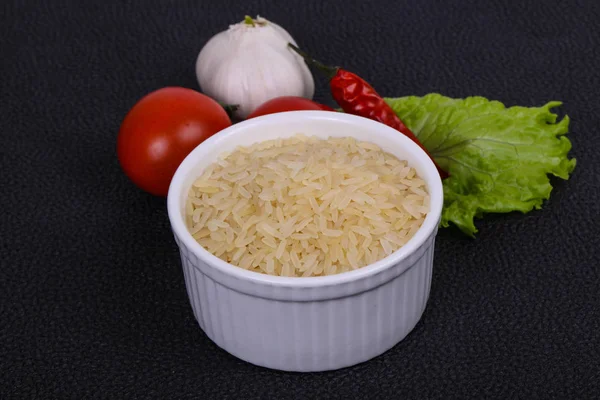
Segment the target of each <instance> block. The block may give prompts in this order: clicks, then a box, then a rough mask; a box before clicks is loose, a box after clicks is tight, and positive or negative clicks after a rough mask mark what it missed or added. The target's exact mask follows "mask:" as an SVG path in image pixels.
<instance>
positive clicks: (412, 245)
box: [167, 110, 443, 288]
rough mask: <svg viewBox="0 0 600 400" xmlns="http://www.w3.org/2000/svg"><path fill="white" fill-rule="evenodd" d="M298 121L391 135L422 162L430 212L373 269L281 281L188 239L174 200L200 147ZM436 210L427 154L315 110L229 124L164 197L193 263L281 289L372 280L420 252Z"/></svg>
mask: <svg viewBox="0 0 600 400" xmlns="http://www.w3.org/2000/svg"><path fill="white" fill-rule="evenodd" d="M298 119H311V120H329V121H332V120H334V121H342V122H346V123H352V124H359V125H362V126H366V127H368V128H369V129H372V130H373V131H374V132H376V133H374V134H376V135H386V134H388V135H389V134H392V135H395V136H397V137H396V140H400V141H402V142H404V143H403V144H402V146H406V147H408V150H409V151H410V152H411V153H413V154H414V155H415V156H416V157H418V158H419V159H420V161H422V163H423V165H424V169H425V171H426V173H425V174H420V177H421V178H422V179H424V180H425V181H426V183H427V185H428V186H429V195H430V206H429V207H430V210H429V212H428V214H427V215H426V217H425V220H424V221H423V224H422V225H421V227H420V228H419V230H418V231H417V232H416V233H415V234H414V235H413V237H412V238H411V239H410V240H409V241H408V242H407V243H406V244H405V245H404V246H402V247H401V248H399V249H398V250H396V251H394V252H393V253H392V254H390V255H389V256H387V257H385V258H383V259H381V260H379V261H377V262H375V263H373V264H369V265H366V266H364V267H361V268H358V269H356V270H353V271H347V272H342V273H338V274H334V275H327V276H317V277H315V276H311V277H283V276H276V275H267V274H262V273H259V272H254V271H249V270H246V269H243V268H240V267H237V266H235V265H232V264H230V263H227V262H225V261H223V260H221V259H220V258H218V257H217V256H215V255H213V254H212V253H210V252H209V251H208V250H206V249H204V248H203V247H202V246H201V245H200V244H199V243H198V242H197V241H196V240H195V239H194V238H193V236H192V235H191V234H190V232H189V230H188V228H187V226H186V224H185V218H184V216H183V213H182V212H181V210H180V199H181V196H182V195H183V194H182V191H184V190H188V189H189V188H188V187H183V182H184V181H185V180H186V177H187V176H188V174H189V173H190V170H192V169H193V168H194V167H195V165H196V159H197V157H198V154H201V153H203V152H204V151H205V150H204V149H205V148H207V147H216V146H217V145H218V144H219V143H220V142H222V141H223V140H227V139H228V138H229V137H235V136H236V135H238V134H240V132H243V131H244V130H246V129H248V128H250V127H255V126H257V125H284V124H288V123H290V122H291V121H292V120H298ZM307 135H310V133H307ZM257 142H258V141H257ZM215 150H216V149H215ZM442 206H443V189H442V181H441V178H440V176H439V173H438V171H437V169H436V167H435V164H434V163H433V162H432V161H431V159H430V158H429V156H428V155H427V153H425V151H424V150H423V149H421V148H420V147H419V146H418V145H417V144H416V143H414V142H413V141H412V140H411V139H409V138H408V137H406V136H405V135H402V134H399V132H398V131H397V130H395V129H393V128H391V127H389V126H387V125H385V124H383V123H380V122H377V121H374V120H370V119H368V118H364V117H360V116H356V115H351V114H346V113H342V112H331V111H320V110H310V111H307V110H302V111H286V112H281V113H276V114H269V115H264V116H260V117H255V118H252V119H248V120H245V121H241V122H238V123H235V124H233V125H231V126H229V127H227V128H225V129H223V130H221V131H220V132H218V133H216V134H215V135H213V136H211V137H209V138H208V139H206V140H205V141H204V142H202V143H200V144H199V145H198V146H196V147H195V148H194V150H192V151H191V152H190V153H189V154H188V156H187V157H186V158H185V159H184V160H183V162H182V163H181V164H180V165H179V167H178V168H177V170H176V172H175V174H174V176H173V179H172V180H171V183H170V186H169V191H168V194H167V211H168V215H169V220H170V223H171V228H172V230H173V233H174V235H175V236H176V237H177V238H178V239H179V240H181V241H182V242H183V245H184V246H185V247H186V248H187V250H188V251H190V252H192V253H193V254H194V255H195V256H196V257H197V258H198V259H200V260H203V261H204V262H205V263H206V264H207V265H208V267H209V268H214V269H216V270H218V271H219V272H221V273H223V274H225V275H227V276H229V277H231V278H236V279H239V280H242V281H247V282H253V283H257V284H262V285H268V286H278V287H287V288H316V287H322V286H332V285H338V284H344V283H348V282H352V281H358V280H362V279H366V278H368V277H370V276H373V275H377V274H379V273H380V272H382V271H384V270H386V269H389V268H391V267H392V266H394V265H396V264H399V263H401V262H402V261H403V260H405V259H406V258H408V257H410V256H411V255H412V254H413V253H414V252H415V251H417V250H418V249H419V248H421V246H422V245H423V243H424V242H425V241H427V240H428V239H429V238H430V237H431V235H432V232H433V231H434V230H436V229H437V227H438V224H439V221H440V217H441V211H442Z"/></svg>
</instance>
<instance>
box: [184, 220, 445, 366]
mask: <svg viewBox="0 0 600 400" xmlns="http://www.w3.org/2000/svg"><path fill="white" fill-rule="evenodd" d="M436 232H437V229H436V230H434V231H433V232H432V234H431V235H430V237H429V238H428V239H427V240H425V241H424V242H423V244H422V245H421V246H420V247H419V248H418V249H417V250H416V251H415V252H413V253H412V254H411V255H410V256H409V257H407V258H405V259H403V260H402V261H401V262H400V263H398V264H395V265H393V266H391V267H390V268H388V269H385V270H383V271H382V272H381V273H379V274H376V275H371V276H367V277H366V278H364V279H362V280H356V281H352V282H349V283H348V284H347V285H346V286H345V287H343V286H329V287H327V286H325V287H318V288H289V289H287V290H288V291H287V292H286V293H285V296H282V295H281V290H280V289H281V288H278V287H277V286H271V287H269V286H263V287H261V288H260V289H258V290H257V288H256V285H254V284H253V283H252V282H247V281H242V280H236V279H235V278H232V277H230V276H225V275H219V274H214V273H212V272H213V271H214V269H212V268H211V267H210V266H209V265H207V264H206V263H205V262H204V261H202V260H200V259H199V258H198V257H196V256H195V255H194V253H193V252H192V251H190V249H188V248H187V247H186V246H185V244H184V243H183V242H182V241H181V240H180V239H179V238H178V237H177V235H175V239H176V241H177V243H178V245H179V248H180V253H181V260H182V266H183V271H184V275H185V283H186V288H187V293H188V296H189V299H190V303H191V306H192V309H193V311H194V315H195V317H196V320H197V321H198V323H199V325H200V327H201V328H202V330H203V331H204V332H205V333H206V335H207V336H208V337H209V338H210V339H211V340H212V341H214V342H215V343H216V344H217V345H218V346H219V347H221V348H223V349H224V350H225V351H227V352H229V353H230V354H232V355H234V356H236V357H238V358H240V359H242V360H245V361H247V362H250V363H252V364H255V365H260V366H263V367H267V368H273V369H278V370H285V371H299V372H309V371H325V370H333V369H339V368H344V367H349V366H352V365H355V364H358V363H361V362H364V361H368V360H370V359H371V358H373V357H376V356H378V355H380V354H382V353H384V352H385V351H387V350H389V349H390V348H392V347H393V346H394V345H396V344H397V343H398V342H400V341H401V340H402V339H404V338H405V337H406V335H407V334H408V333H409V332H410V331H411V330H412V329H413V328H414V327H415V325H416V324H417V322H418V321H419V319H420V318H421V315H422V314H423V311H424V310H425V306H426V303H427V299H428V297H429V291H430V287H431V276H432V268H433V253H434V242H435V235H436ZM289 290H291V291H294V290H296V291H297V292H298V293H293V292H292V293H291V292H289ZM310 290H313V291H315V290H316V292H314V293H309V292H308V291H310ZM303 291H304V293H302V292H303ZM294 298H296V299H297V300H293V299H294ZM289 299H292V300H289Z"/></svg>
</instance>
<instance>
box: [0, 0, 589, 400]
mask: <svg viewBox="0 0 600 400" xmlns="http://www.w3.org/2000/svg"><path fill="white" fill-rule="evenodd" d="M501 3H511V4H510V5H509V4H501ZM209 4H214V5H209ZM246 13H251V14H253V15H255V14H257V13H258V14H260V15H262V16H265V17H267V18H269V19H272V20H273V21H275V22H277V23H279V24H281V25H282V26H284V27H285V28H287V29H288V30H289V31H290V32H291V34H292V35H293V36H294V37H295V38H296V39H297V41H298V42H299V44H300V45H301V46H303V47H304V48H306V49H310V51H311V52H312V53H313V54H314V55H315V56H316V57H318V58H321V59H323V60H324V61H327V62H330V63H334V64H343V65H344V66H346V67H347V68H348V69H351V70H354V71H355V72H357V73H359V74H361V75H363V76H365V77H367V78H368V79H369V80H370V81H372V82H373V84H374V86H375V87H377V88H378V89H379V91H380V92H381V93H382V94H384V95H386V96H400V95H408V94H416V95H423V94H426V93H428V92H432V91H437V92H440V93H442V94H445V95H448V96H454V97H462V96H468V95H481V96H485V97H488V98H493V99H497V100H500V101H503V102H505V103H506V104H507V105H515V104H519V105H525V106H539V105H542V104H544V103H545V102H546V101H548V100H562V101H564V106H563V108H562V110H563V112H565V113H568V114H569V116H570V117H571V118H572V124H571V134H570V137H571V139H572V142H573V152H572V155H573V156H575V157H577V159H578V167H577V168H576V170H575V173H574V175H573V177H572V179H571V180H569V181H567V182H556V186H555V190H554V191H553V195H552V198H551V200H550V201H549V202H548V203H547V204H546V205H545V207H544V209H543V210H541V211H535V212H532V213H530V214H527V215H525V216H523V215H503V216H497V217H490V218H487V219H485V220H483V221H480V222H479V223H478V226H479V227H480V233H479V235H478V237H477V239H476V240H469V239H465V238H464V237H462V236H460V234H458V233H457V231H455V230H445V231H443V232H441V233H440V237H439V238H438V241H437V246H436V264H435V269H434V276H433V285H432V291H431V297H430V302H429V305H428V308H427V310H426V312H425V314H424V316H423V319H422V320H421V322H420V323H419V324H418V326H417V327H416V328H415V330H414V331H413V332H412V333H411V334H410V335H409V337H407V338H406V339H405V340H404V341H403V342H402V343H401V344H399V345H398V346H396V347H395V348H393V349H392V350H391V351H389V352H387V353H386V354H384V355H382V356H380V357H378V358H376V359H374V360H372V361H370V362H368V363H365V364H362V365H359V366H356V367H354V368H349V369H345V370H341V371H337V372H329V373H320V374H291V373H281V372H275V371H271V370H266V369H262V368H258V367H254V366H252V365H249V364H246V363H244V362H242V361H239V360H237V359H235V358H234V357H232V356H230V355H228V354H227V353H225V352H224V351H222V350H220V349H218V348H217V347H216V346H215V345H214V344H213V343H212V342H210V341H209V340H208V339H207V337H206V336H205V335H204V333H203V332H202V331H201V330H200V329H199V327H198V326H197V324H196V321H195V320H194V317H193V315H192V311H191V308H190V306H189V304H188V300H187V297H186V291H185V287H184V281H183V276H182V271H181V267H180V263H179V258H178V253H177V250H176V246H175V243H174V241H173V239H172V236H171V232H170V228H169V223H168V219H167V213H166V207H165V202H164V200H163V199H159V198H154V197H151V196H150V195H147V194H145V193H143V192H141V191H139V190H137V189H136V188H135V187H134V186H133V185H132V184H131V183H130V182H129V181H128V180H127V179H126V178H125V177H124V175H123V174H122V173H121V171H120V169H119V166H118V163H117V160H116V157H115V139H116V135H117V131H118V128H119V124H120V122H121V119H122V118H123V116H124V115H125V113H126V112H127V110H128V109H129V108H130V107H131V106H132V105H133V104H134V103H135V102H136V101H137V100H138V99H139V98H140V97H141V96H142V95H144V94H146V93H148V92H150V91H152V90H154V89H157V88H159V87H162V86H166V85H181V86H187V87H191V88H197V83H196V80H195V74H194V62H195V58H196V55H197V53H198V51H199V50H200V48H201V47H202V45H203V44H204V43H205V41H206V40H207V39H208V38H209V37H210V36H211V35H213V34H214V33H216V32H218V31H220V30H222V29H225V28H226V27H227V26H228V24H230V23H233V22H236V21H239V20H240V19H241V18H243V16H244V14H246ZM599 19H600V2H597V1H595V0H588V1H584V0H581V1H565V2H560V1H548V0H546V1H531V0H527V1H522V2H517V1H514V2H502V1H500V2H488V1H475V0H474V1H449V2H444V1H435V0H426V1H420V0H419V1H417V0H414V1H411V0H402V1H386V0H380V1H361V2H359V1H350V0H346V1H319V0H315V1H306V0H304V1H296V0H294V1H289V9H287V10H286V9H284V8H283V2H281V1H277V2H275V1H243V0H239V1H215V2H212V1H210V2H209V1H207V0H189V1H159V0H138V1H122V0H111V1H102V0H93V1H81V0H53V1H32V0H28V1H25V0H21V1H8V2H7V1H6V0H5V1H3V2H2V3H1V5H0V58H1V62H0V80H1V89H2V90H1V92H0V113H1V114H0V115H1V118H2V119H1V121H2V129H1V134H0V163H1V164H0V168H1V170H0V191H1V193H2V196H0V235H1V239H0V241H1V242H0V249H1V257H0V263H1V268H0V398H2V399H12V398H15V399H19V398H39V399H52V398H56V399H67V398H73V399H82V398H185V399H192V398H210V399H254V398H278V399H292V398H297V399H317V398H319V399H323V398H339V399H348V398H354V397H356V398H359V397H361V398H367V399H382V398H402V399H417V398H424V399H436V398H440V399H442V398H444V399H449V398H475V399H483V398H498V399H508V398H526V399H533V398H546V399H550V398H554V399H564V398H583V397H590V398H592V397H596V398H598V397H600V294H599V291H600V286H599V283H600V273H599V271H598V266H599V264H600V262H599V252H600V249H599V246H600V231H599V229H598V226H599V223H600V205H599V201H600V179H599V176H600V162H599V161H598V159H597V154H598V149H599V148H600V132H599V128H598V127H599V126H600V118H599V112H598V107H599V105H600V103H599V101H598V92H599V90H600V73H599V72H598V66H599V65H600V48H599V47H598V45H599V39H600V29H599V25H598V20H599ZM317 84H318V91H317V96H316V97H317V99H319V100H322V101H326V102H328V103H329V104H331V102H330V100H329V97H328V96H327V90H326V86H325V82H324V81H323V80H319V81H318V82H317Z"/></svg>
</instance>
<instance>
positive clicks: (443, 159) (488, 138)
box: [385, 93, 576, 236]
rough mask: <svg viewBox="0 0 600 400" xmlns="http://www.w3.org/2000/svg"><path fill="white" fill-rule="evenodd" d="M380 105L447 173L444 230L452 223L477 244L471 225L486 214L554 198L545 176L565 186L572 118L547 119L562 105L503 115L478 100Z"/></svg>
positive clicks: (497, 106)
mask: <svg viewBox="0 0 600 400" xmlns="http://www.w3.org/2000/svg"><path fill="white" fill-rule="evenodd" d="M385 100H386V101H387V103H388V104H389V105H390V106H391V107H392V108H393V110H394V111H395V112H396V113H397V114H398V116H399V117H400V119H401V120H402V121H403V122H404V123H405V124H406V126H407V127H408V128H410V129H411V130H412V131H413V132H414V134H415V135H416V136H417V137H418V138H419V140H420V141H421V142H422V143H423V145H424V146H425V147H426V148H427V149H428V150H429V151H430V153H431V155H432V156H433V157H434V158H435V160H436V162H438V163H439V165H440V166H441V167H442V168H443V169H445V170H446V171H448V172H449V173H450V177H449V178H447V179H445V180H444V209H443V213H442V221H441V225H442V226H443V227H447V226H449V225H450V223H453V224H455V225H456V226H457V227H458V228H459V229H460V230H461V231H463V232H464V233H465V234H467V235H469V236H474V235H475V233H476V232H477V228H476V227H475V223H474V218H480V217H481V216H482V215H483V214H484V213H507V212H511V211H521V212H523V213H526V212H529V211H531V210H532V209H534V208H535V209H539V208H541V206H542V203H543V201H544V200H547V199H548V198H549V197H550V192H551V190H552V186H551V184H550V179H549V176H548V175H549V174H551V175H554V176H557V177H560V178H562V179H568V178H569V174H570V173H571V172H572V171H573V169H574V168H575V164H576V161H575V159H574V158H571V159H569V158H568V156H567V154H568V152H569V150H570V149H571V142H570V141H569V139H567V137H566V136H564V135H565V134H566V133H567V132H568V129H569V118H568V117H564V118H563V119H562V120H561V121H557V115H556V114H554V113H552V112H551V111H550V110H551V109H552V108H554V107H557V106H560V105H561V104H562V103H561V102H558V101H553V102H549V103H547V104H546V105H544V106H542V107H538V108H534V107H532V108H527V107H516V106H515V107H510V108H506V107H505V106H504V105H503V104H502V103H500V102H498V101H490V100H488V99H485V98H483V97H468V98H465V99H452V98H448V97H444V96H442V95H440V94H437V93H433V94H429V95H426V96H424V97H416V96H410V97H401V98H386V99H385Z"/></svg>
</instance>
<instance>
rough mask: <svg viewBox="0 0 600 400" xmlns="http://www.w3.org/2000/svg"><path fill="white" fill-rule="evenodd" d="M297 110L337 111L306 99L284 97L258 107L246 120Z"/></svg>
mask: <svg viewBox="0 0 600 400" xmlns="http://www.w3.org/2000/svg"><path fill="white" fill-rule="evenodd" d="M297 110H322V111H323V110H324V111H335V110H334V109H333V108H331V107H329V106H326V105H324V104H319V103H317V102H314V101H312V100H309V99H306V98H304V97H296V96H282V97H276V98H274V99H271V100H268V101H266V102H264V103H263V104H261V105H260V106H258V108H257V109H256V110H254V111H253V112H252V113H251V114H250V115H248V117H247V118H246V119H250V118H254V117H259V116H261V115H267V114H274V113H279V112H284V111H297Z"/></svg>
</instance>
